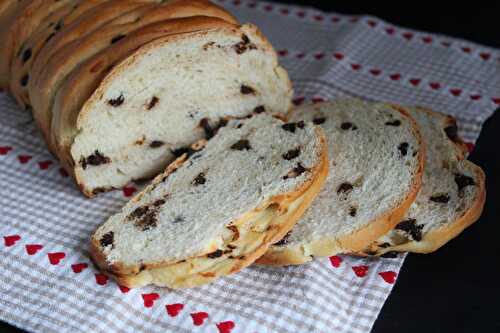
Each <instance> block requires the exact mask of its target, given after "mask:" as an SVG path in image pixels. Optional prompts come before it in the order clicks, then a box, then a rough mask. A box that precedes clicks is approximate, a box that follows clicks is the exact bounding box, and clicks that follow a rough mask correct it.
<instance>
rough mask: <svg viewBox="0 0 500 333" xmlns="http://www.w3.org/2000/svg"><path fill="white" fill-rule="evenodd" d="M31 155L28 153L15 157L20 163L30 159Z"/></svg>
mask: <svg viewBox="0 0 500 333" xmlns="http://www.w3.org/2000/svg"><path fill="white" fill-rule="evenodd" d="M31 158H32V156H30V155H19V156H18V157H17V159H18V160H19V163H21V164H26V163H28V162H29V161H30V160H31Z"/></svg>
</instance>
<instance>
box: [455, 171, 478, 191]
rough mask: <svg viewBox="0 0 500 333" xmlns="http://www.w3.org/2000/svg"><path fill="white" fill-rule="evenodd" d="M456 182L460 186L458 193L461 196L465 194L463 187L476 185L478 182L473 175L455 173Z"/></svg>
mask: <svg viewBox="0 0 500 333" xmlns="http://www.w3.org/2000/svg"><path fill="white" fill-rule="evenodd" d="M455 183H456V184H457V186H458V193H459V195H460V196H462V195H463V189H464V188H465V187H467V186H473V185H476V183H475V182H474V179H472V177H469V176H466V175H462V174H460V173H456V174H455Z"/></svg>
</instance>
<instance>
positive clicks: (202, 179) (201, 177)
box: [193, 172, 207, 186]
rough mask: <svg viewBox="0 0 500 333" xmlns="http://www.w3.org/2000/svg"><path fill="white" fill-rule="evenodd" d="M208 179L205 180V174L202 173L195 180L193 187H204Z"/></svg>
mask: <svg viewBox="0 0 500 333" xmlns="http://www.w3.org/2000/svg"><path fill="white" fill-rule="evenodd" d="M206 181H207V179H206V178H205V174H204V173H203V172H202V173H200V174H199V175H198V176H196V178H195V179H193V185H195V186H198V185H203V184H205V183H206Z"/></svg>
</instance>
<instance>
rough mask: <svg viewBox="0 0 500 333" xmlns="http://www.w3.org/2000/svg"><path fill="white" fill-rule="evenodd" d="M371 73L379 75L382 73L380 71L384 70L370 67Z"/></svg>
mask: <svg viewBox="0 0 500 333" xmlns="http://www.w3.org/2000/svg"><path fill="white" fill-rule="evenodd" d="M370 73H371V74H373V75H374V76H378V75H380V73H382V71H381V70H380V69H378V68H374V69H370Z"/></svg>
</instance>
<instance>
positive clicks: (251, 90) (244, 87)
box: [240, 84, 255, 95]
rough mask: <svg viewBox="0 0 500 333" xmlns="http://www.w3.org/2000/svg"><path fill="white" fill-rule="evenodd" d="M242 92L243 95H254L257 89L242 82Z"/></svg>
mask: <svg viewBox="0 0 500 333" xmlns="http://www.w3.org/2000/svg"><path fill="white" fill-rule="evenodd" d="M240 92H241V93H242V94H243V95H249V94H252V95H254V94H255V89H254V88H252V87H250V86H247V85H244V84H242V85H241V87H240Z"/></svg>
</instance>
